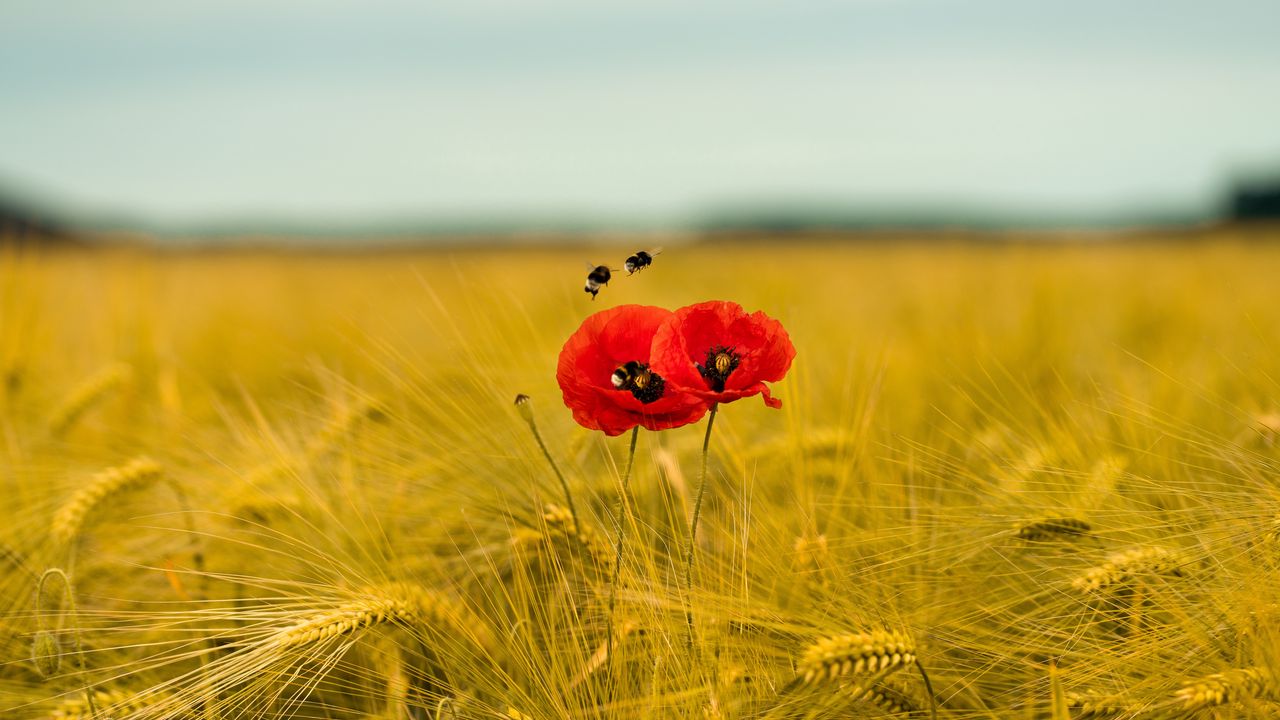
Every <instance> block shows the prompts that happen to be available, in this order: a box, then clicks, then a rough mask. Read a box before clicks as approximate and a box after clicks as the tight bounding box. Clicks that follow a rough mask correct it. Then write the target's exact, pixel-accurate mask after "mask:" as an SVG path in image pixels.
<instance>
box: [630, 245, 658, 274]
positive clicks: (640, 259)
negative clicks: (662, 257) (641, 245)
mask: <svg viewBox="0 0 1280 720" xmlns="http://www.w3.org/2000/svg"><path fill="white" fill-rule="evenodd" d="M661 253H662V248H654V249H653V250H637V251H636V254H635V255H632V256H631V257H629V258H627V261H626V262H625V263H624V266H625V267H626V268H627V274H628V275H634V274H635V273H638V272H640V271H641V270H643V269H645V268H647V267H649V266H650V265H652V264H653V256H654V255H658V254H661Z"/></svg>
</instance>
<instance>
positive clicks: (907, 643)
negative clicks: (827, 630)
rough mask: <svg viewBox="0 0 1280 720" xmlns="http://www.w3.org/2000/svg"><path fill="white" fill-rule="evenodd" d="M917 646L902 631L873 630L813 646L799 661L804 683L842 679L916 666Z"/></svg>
mask: <svg viewBox="0 0 1280 720" xmlns="http://www.w3.org/2000/svg"><path fill="white" fill-rule="evenodd" d="M915 659H916V646H915V642H914V641H913V640H912V639H911V638H910V637H909V636H908V635H907V634H906V633H904V632H902V631H900V630H870V631H868V632H861V633H849V634H846V635H833V636H831V637H826V638H822V639H821V640H818V641H817V642H815V643H813V644H812V645H810V646H809V647H808V648H807V649H806V650H805V652H804V656H803V657H802V658H801V660H800V664H799V674H800V676H801V678H802V679H803V681H804V682H805V683H816V682H819V681H822V680H831V679H834V678H837V677H840V676H843V675H862V674H864V673H875V672H883V671H888V670H895V669H897V668H899V667H901V666H903V665H909V664H911V663H912V662H915Z"/></svg>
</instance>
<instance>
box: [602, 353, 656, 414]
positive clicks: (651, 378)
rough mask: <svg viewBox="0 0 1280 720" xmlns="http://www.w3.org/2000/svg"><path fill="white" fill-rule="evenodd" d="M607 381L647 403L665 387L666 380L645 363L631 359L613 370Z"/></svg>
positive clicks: (653, 399) (654, 398)
mask: <svg viewBox="0 0 1280 720" xmlns="http://www.w3.org/2000/svg"><path fill="white" fill-rule="evenodd" d="M609 382H611V383H613V386H614V387H615V388H617V389H618V390H626V391H628V392H630V393H631V395H632V397H634V398H635V399H637V400H639V401H640V402H642V403H644V404H645V405H648V404H649V403H651V402H654V401H655V400H657V399H658V398H660V397H662V393H663V392H664V391H666V389H667V381H666V380H664V379H663V378H662V376H661V375H659V374H658V373H656V372H653V371H652V370H650V369H649V366H648V365H647V364H646V363H642V362H636V361H635V360H632V361H630V362H628V363H627V364H626V365H623V366H621V367H619V368H618V369H617V370H614V371H613V375H611V376H610V377H609Z"/></svg>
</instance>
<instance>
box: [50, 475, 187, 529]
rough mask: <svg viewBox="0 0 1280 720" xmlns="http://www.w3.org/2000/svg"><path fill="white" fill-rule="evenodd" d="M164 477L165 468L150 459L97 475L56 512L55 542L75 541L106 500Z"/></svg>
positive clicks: (52, 526) (54, 522)
mask: <svg viewBox="0 0 1280 720" xmlns="http://www.w3.org/2000/svg"><path fill="white" fill-rule="evenodd" d="M163 475H164V468H162V467H161V466H160V464H159V463H157V462H156V461H155V460H152V459H151V458H147V457H140V458H136V459H134V460H132V461H130V462H129V463H128V464H125V465H121V466H120V467H114V468H109V469H107V470H104V471H102V472H100V473H98V474H97V475H95V476H93V478H92V479H91V480H90V481H89V482H88V483H87V484H85V485H84V487H81V488H80V489H79V490H77V491H76V492H75V494H74V495H72V496H71V498H70V499H69V500H67V502H66V503H65V504H63V505H62V507H60V508H58V510H57V512H55V513H54V515H53V522H52V524H51V526H50V528H51V532H52V534H53V537H54V539H55V540H57V541H58V542H60V543H63V544H69V543H71V542H73V541H74V540H75V539H76V536H77V535H79V534H80V529H81V528H82V527H83V526H84V522H85V518H86V517H88V515H89V513H90V512H92V511H93V509H94V508H95V507H97V506H98V505H99V504H101V503H102V501H103V500H105V499H106V498H108V497H110V496H111V495H114V494H116V493H119V492H121V491H123V490H125V489H128V488H134V487H139V486H142V485H145V484H147V483H150V482H153V481H155V480H157V479H159V478H160V477H161V476H163Z"/></svg>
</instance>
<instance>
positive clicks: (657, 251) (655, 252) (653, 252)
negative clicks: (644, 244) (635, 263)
mask: <svg viewBox="0 0 1280 720" xmlns="http://www.w3.org/2000/svg"><path fill="white" fill-rule="evenodd" d="M649 254H650V255H661V254H662V248H660V247H656V248H654V249H652V250H650V251H649Z"/></svg>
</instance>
